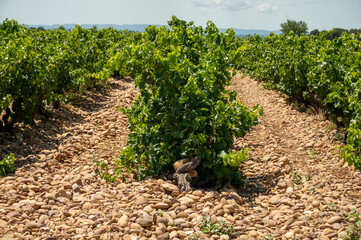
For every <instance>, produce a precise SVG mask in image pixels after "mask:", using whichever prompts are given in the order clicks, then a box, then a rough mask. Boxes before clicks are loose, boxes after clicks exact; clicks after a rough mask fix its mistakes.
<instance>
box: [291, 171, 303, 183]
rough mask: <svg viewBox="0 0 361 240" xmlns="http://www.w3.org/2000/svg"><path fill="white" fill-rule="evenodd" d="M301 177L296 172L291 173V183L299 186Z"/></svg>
mask: <svg viewBox="0 0 361 240" xmlns="http://www.w3.org/2000/svg"><path fill="white" fill-rule="evenodd" d="M301 180H302V177H301V175H300V174H299V173H298V172H294V173H293V182H294V183H295V184H297V185H300V184H301Z"/></svg>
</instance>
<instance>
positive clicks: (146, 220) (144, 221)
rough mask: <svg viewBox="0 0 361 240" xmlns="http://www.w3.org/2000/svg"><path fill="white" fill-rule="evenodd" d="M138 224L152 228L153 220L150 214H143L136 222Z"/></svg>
mask: <svg viewBox="0 0 361 240" xmlns="http://www.w3.org/2000/svg"><path fill="white" fill-rule="evenodd" d="M136 223H138V224H139V225H140V226H142V227H149V226H152V218H151V217H150V215H149V214H148V213H146V212H143V214H142V217H140V218H138V219H137V220H136Z"/></svg>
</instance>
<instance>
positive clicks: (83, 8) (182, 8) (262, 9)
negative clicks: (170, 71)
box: [0, 0, 361, 30]
mask: <svg viewBox="0 0 361 240" xmlns="http://www.w3.org/2000/svg"><path fill="white" fill-rule="evenodd" d="M172 15H176V16H177V17H179V18H181V19H184V20H187V21H194V22H195V24H196V25H205V23H206V22H207V21H208V20H211V21H213V22H214V23H215V24H216V25H217V26H218V27H222V28H223V27H225V28H230V27H233V28H243V29H265V30H278V29H279V28H280V23H282V22H284V21H286V19H288V18H289V19H294V20H303V21H306V23H307V24H308V27H309V30H312V29H315V28H318V29H319V30H323V29H327V30H329V29H332V28H334V27H340V28H346V29H350V28H361V0H61V1H60V0H0V20H1V21H2V20H4V19H5V18H9V19H16V20H18V21H19V22H20V23H23V24H65V23H75V24H83V23H87V24H162V25H165V24H166V23H167V21H168V20H170V18H171V16H172Z"/></svg>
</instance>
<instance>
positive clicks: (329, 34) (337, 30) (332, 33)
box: [310, 28, 361, 40]
mask: <svg viewBox="0 0 361 240" xmlns="http://www.w3.org/2000/svg"><path fill="white" fill-rule="evenodd" d="M325 32H327V34H326V39H328V40H333V39H335V38H337V37H340V36H341V35H342V33H348V34H357V33H361V28H359V29H356V28H352V29H350V30H347V29H343V28H334V29H332V30H331V31H326V30H323V31H321V32H320V31H319V30H318V29H314V30H312V31H311V32H310V35H314V36H318V35H320V34H322V33H325Z"/></svg>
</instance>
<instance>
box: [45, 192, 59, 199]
mask: <svg viewBox="0 0 361 240" xmlns="http://www.w3.org/2000/svg"><path fill="white" fill-rule="evenodd" d="M45 198H46V199H48V200H55V199H56V194H55V193H47V194H45Z"/></svg>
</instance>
